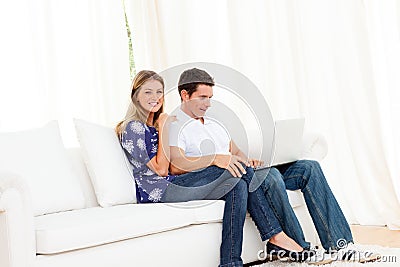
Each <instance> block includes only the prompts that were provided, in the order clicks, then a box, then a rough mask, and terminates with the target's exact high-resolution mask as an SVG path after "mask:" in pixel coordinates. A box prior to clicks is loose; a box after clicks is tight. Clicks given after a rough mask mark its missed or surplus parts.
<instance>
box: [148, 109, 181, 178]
mask: <svg viewBox="0 0 400 267" xmlns="http://www.w3.org/2000/svg"><path fill="white" fill-rule="evenodd" d="M174 120H176V117H175V116H168V114H167V113H161V114H160V117H159V118H158V149H157V154H156V155H155V156H154V157H153V158H152V159H151V160H150V161H149V162H148V163H147V167H149V168H150V169H151V170H152V171H153V172H155V173H157V174H158V175H159V176H163V177H165V176H167V175H168V168H169V162H170V148H169V142H168V136H169V125H170V123H171V122H172V121H174Z"/></svg>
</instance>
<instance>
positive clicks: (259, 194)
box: [242, 168, 309, 251]
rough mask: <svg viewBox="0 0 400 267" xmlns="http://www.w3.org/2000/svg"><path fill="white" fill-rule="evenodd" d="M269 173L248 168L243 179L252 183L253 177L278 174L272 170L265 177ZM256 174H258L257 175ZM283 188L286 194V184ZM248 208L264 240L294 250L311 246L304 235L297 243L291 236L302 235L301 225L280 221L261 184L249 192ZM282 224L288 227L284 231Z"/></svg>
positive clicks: (268, 177)
mask: <svg viewBox="0 0 400 267" xmlns="http://www.w3.org/2000/svg"><path fill="white" fill-rule="evenodd" d="M267 173H268V172H267V171H263V172H261V171H257V172H254V170H253V168H246V174H245V175H243V177H242V179H244V180H245V181H246V183H247V184H248V185H250V184H251V181H252V179H255V178H257V176H260V175H264V176H263V177H264V178H261V179H271V178H270V176H273V175H276V172H271V174H270V175H269V176H267V178H265V176H266V175H267ZM254 175H257V176H256V177H255V176H254ZM282 188H283V189H281V190H283V191H284V194H286V189H284V186H283V187H282ZM289 207H290V204H289ZM247 209H248V211H249V213H250V215H251V217H252V219H253V221H254V223H255V224H256V226H257V228H258V230H259V232H260V235H261V239H262V240H263V241H265V240H268V239H269V242H271V243H273V244H275V245H278V246H280V247H282V248H285V249H287V250H292V251H302V249H303V248H307V247H309V243H307V242H305V241H304V237H303V238H299V239H300V240H301V241H302V242H301V243H300V242H297V243H296V241H297V240H296V241H295V240H293V239H292V238H290V234H291V235H294V236H297V235H298V236H302V230H301V228H300V225H299V224H298V225H296V224H293V223H287V222H286V223H283V222H279V220H278V218H277V216H276V212H274V210H273V209H272V207H271V206H270V204H269V202H268V200H267V198H266V195H265V193H264V191H263V189H262V187H261V186H260V187H258V188H257V189H256V190H255V191H253V192H250V193H249V197H248V202H247ZM290 209H291V207H290ZM296 221H297V219H296ZM281 225H284V226H285V227H286V229H285V230H284V231H282V227H281ZM287 234H288V235H289V236H288V235H287Z"/></svg>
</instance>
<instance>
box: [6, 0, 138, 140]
mask: <svg viewBox="0 0 400 267" xmlns="http://www.w3.org/2000/svg"><path fill="white" fill-rule="evenodd" d="M0 29H1V31H0V34H1V42H0V73H1V79H0V131H14V130H21V129H26V128H31V127H37V126H40V125H41V124H44V123H45V122H47V121H49V120H52V119H56V120H58V121H59V122H60V126H61V128H62V133H63V137H64V141H65V143H66V145H67V146H69V145H71V146H72V145H76V138H75V135H74V134H75V130H74V128H73V123H72V118H73V117H76V118H82V119H87V120H90V121H93V122H98V123H102V124H106V125H113V124H115V123H116V122H117V121H118V120H120V119H121V118H122V117H123V116H124V113H125V109H126V107H127V103H128V100H129V86H130V76H129V58H128V42H127V33H126V29H125V20H124V12H123V6H122V2H121V1H107V0H100V1H99V0H84V1H82V0H57V1H52V0H35V1H31V0H19V1H1V2H0Z"/></svg>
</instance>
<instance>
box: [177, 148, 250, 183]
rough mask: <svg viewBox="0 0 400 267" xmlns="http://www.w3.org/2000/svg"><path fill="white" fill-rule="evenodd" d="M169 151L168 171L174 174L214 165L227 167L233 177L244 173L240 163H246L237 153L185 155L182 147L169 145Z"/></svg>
mask: <svg viewBox="0 0 400 267" xmlns="http://www.w3.org/2000/svg"><path fill="white" fill-rule="evenodd" d="M170 153H171V164H170V172H171V173H172V174H175V175H179V174H184V173H187V172H190V171H194V170H198V169H202V168H206V167H209V166H212V165H216V166H218V167H220V168H223V169H227V170H228V171H229V172H230V173H231V174H232V175H233V176H234V177H241V176H242V174H243V173H246V171H245V169H244V168H243V166H242V163H244V164H245V165H248V163H247V161H246V160H245V158H242V157H240V156H237V155H230V154H228V155H223V154H215V155H207V156H201V157H187V156H186V155H185V152H184V151H183V149H181V148H179V147H176V146H171V147H170Z"/></svg>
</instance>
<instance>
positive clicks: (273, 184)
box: [255, 168, 310, 248]
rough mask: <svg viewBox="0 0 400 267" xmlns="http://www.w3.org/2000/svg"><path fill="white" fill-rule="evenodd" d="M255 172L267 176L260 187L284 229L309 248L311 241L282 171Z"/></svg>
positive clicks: (273, 169) (297, 241)
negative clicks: (300, 219) (302, 224)
mask: <svg viewBox="0 0 400 267" xmlns="http://www.w3.org/2000/svg"><path fill="white" fill-rule="evenodd" d="M255 173H256V175H260V176H263V177H266V178H265V180H264V182H262V183H261V185H260V187H259V188H260V189H261V190H262V192H263V195H264V196H265V198H266V201H267V202H268V204H269V206H270V207H271V209H272V211H273V212H274V215H275V217H276V218H277V220H278V221H279V223H280V225H281V227H282V228H283V231H284V232H285V233H286V234H287V235H288V236H289V237H291V238H292V239H293V240H294V241H296V243H297V244H299V245H300V246H301V247H303V248H309V247H310V243H309V242H306V240H305V237H304V233H303V230H302V228H301V226H300V223H299V221H298V219H297V217H296V214H295V213H294V211H293V208H292V206H291V205H290V202H289V198H288V195H287V192H286V186H285V183H284V181H283V177H282V175H281V173H280V172H279V171H278V170H277V169H276V168H270V169H269V170H267V169H264V170H260V171H257V170H256V172H255Z"/></svg>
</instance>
